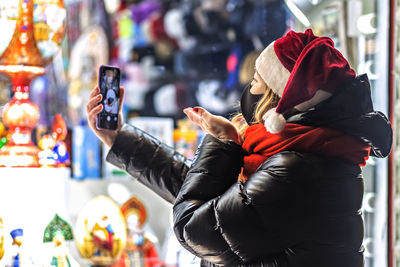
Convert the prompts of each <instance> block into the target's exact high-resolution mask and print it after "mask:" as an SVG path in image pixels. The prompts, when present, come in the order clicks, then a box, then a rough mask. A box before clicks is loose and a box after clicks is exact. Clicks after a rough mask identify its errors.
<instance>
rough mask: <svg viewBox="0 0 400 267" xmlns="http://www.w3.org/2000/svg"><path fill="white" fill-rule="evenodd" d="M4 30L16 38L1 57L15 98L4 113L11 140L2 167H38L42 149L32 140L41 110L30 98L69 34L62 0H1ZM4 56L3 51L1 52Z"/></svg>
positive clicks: (1, 157)
mask: <svg viewBox="0 0 400 267" xmlns="http://www.w3.org/2000/svg"><path fill="white" fill-rule="evenodd" d="M0 8H1V17H0V27H1V28H2V29H4V28H5V29H7V30H6V31H5V35H7V33H11V32H12V37H11V38H10V39H9V38H8V37H9V36H4V38H3V39H2V40H3V41H4V40H10V41H9V43H8V45H7V46H5V45H4V42H3V43H0V49H1V48H4V47H6V48H5V50H4V52H3V53H2V55H1V56H0V72H2V73H5V74H6V75H8V76H9V77H10V78H11V83H12V84H13V92H14V96H13V98H12V99H11V100H10V102H8V103H7V105H6V106H5V108H4V110H3V122H4V124H5V125H6V126H7V127H8V128H9V130H10V133H11V138H10V140H9V142H8V143H7V144H6V145H5V146H3V147H2V148H1V150H0V166H11V167H37V166H39V162H38V160H39V159H38V152H39V149H38V148H37V147H36V146H35V145H34V144H33V143H32V141H31V132H32V129H33V128H34V127H35V126H36V124H37V122H38V120H39V108H38V107H37V105H35V104H34V103H32V102H31V101H30V99H29V90H30V83H31V81H32V80H33V79H34V78H36V77H38V76H40V75H43V74H44V73H45V70H44V66H45V65H46V64H48V63H49V62H51V59H52V57H53V56H54V55H55V53H56V52H57V51H58V48H59V46H60V45H61V42H62V40H63V37H64V35H65V19H66V10H65V7H64V4H63V1H62V0H0ZM0 53H1V51H0Z"/></svg>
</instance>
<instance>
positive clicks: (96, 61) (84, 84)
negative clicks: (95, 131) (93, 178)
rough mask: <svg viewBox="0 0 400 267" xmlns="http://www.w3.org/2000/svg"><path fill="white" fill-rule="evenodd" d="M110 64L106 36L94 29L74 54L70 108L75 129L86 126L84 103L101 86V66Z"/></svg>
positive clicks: (80, 42) (72, 55)
mask: <svg viewBox="0 0 400 267" xmlns="http://www.w3.org/2000/svg"><path fill="white" fill-rule="evenodd" d="M88 47H90V49H88ZM107 62H108V42H107V36H106V34H105V33H104V31H103V29H102V28H101V27H99V26H91V27H90V28H88V29H86V30H85V31H84V33H82V35H81V36H80V37H79V39H78V40H77V41H76V43H75V44H74V46H73V48H72V51H71V57H70V65H69V71H68V78H69V80H70V84H69V88H68V105H69V111H70V112H69V118H70V120H71V123H72V125H79V124H80V123H82V122H86V109H85V103H87V101H88V100H89V95H90V91H92V90H93V88H95V87H96V86H97V84H98V81H97V78H98V75H97V72H98V69H99V67H100V65H104V64H107Z"/></svg>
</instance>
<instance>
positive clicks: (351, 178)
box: [87, 30, 392, 267]
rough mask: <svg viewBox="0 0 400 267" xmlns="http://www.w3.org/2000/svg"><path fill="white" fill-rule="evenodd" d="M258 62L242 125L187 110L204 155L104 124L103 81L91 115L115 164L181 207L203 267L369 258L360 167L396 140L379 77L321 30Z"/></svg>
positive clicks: (186, 237)
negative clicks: (376, 90) (382, 104)
mask: <svg viewBox="0 0 400 267" xmlns="http://www.w3.org/2000/svg"><path fill="white" fill-rule="evenodd" d="M255 70H256V72H255V75H254V80H253V81H252V82H251V85H250V87H249V88H246V89H245V90H244V92H243V95H242V98H241V111H242V114H241V115H239V116H237V117H236V118H235V119H234V120H233V121H232V122H230V121H228V120H226V119H224V118H222V117H218V116H214V115H212V114H210V113H208V112H207V111H206V110H204V109H202V108H188V109H185V110H184V112H185V113H186V114H187V116H188V117H189V118H190V119H191V120H192V121H194V122H195V123H197V124H198V125H200V126H201V128H202V129H203V130H204V131H205V132H207V133H208V135H206V136H205V137H204V139H203V141H202V144H201V145H200V146H199V148H198V151H197V153H196V156H195V158H194V160H193V162H192V163H190V162H189V161H188V160H187V159H186V158H185V157H183V156H182V155H180V154H178V153H176V152H174V151H173V150H172V149H171V148H169V147H167V146H166V145H164V144H162V143H160V142H159V141H157V140H155V139H154V138H153V137H151V136H149V135H147V134H146V133H144V132H143V131H141V130H139V129H137V128H134V127H132V126H128V125H123V126H122V125H121V127H120V128H119V130H117V131H98V130H97V129H96V127H95V117H96V114H97V113H98V112H100V111H101V109H102V106H101V105H99V106H96V105H97V103H98V102H100V100H101V96H100V95H99V90H98V89H95V90H94V91H93V92H92V95H91V99H90V101H89V102H88V105H87V112H88V119H89V123H90V126H91V128H92V129H93V131H95V133H96V134H97V135H98V136H99V138H100V139H102V140H103V142H105V143H106V144H107V145H108V146H110V147H111V150H110V152H109V154H108V156H107V160H108V161H109V162H111V163H113V164H115V165H117V166H119V167H121V168H123V169H125V170H126V171H127V172H129V173H130V174H131V175H132V176H134V177H138V179H139V181H140V182H142V183H143V184H145V185H147V186H148V187H150V188H151V189H152V190H153V191H155V192H156V193H158V194H159V195H160V196H161V197H163V198H164V199H165V200H167V201H169V202H171V203H173V204H174V207H173V210H174V231H175V234H176V236H177V238H178V240H179V242H180V243H181V244H182V245H183V246H184V247H185V248H186V249H188V250H189V251H191V252H192V253H193V254H195V255H197V256H199V257H200V258H201V259H202V266H267V267H282V266H296V267H299V266H301V267H302V266H307V267H309V266H324V267H330V266H332V267H333V266H334V267H339V266H340V267H347V266H348V267H359V266H363V264H364V263H363V262H364V260H363V247H362V240H363V221H362V217H361V211H360V209H361V203H362V197H363V181H362V176H361V169H360V166H363V165H365V163H366V160H367V158H368V156H369V154H371V155H373V156H377V157H385V156H387V155H388V153H389V152H390V148H391V142H392V130H391V127H390V124H389V122H388V120H387V118H386V117H385V116H384V115H383V114H382V113H380V112H375V111H374V110H373V107H372V101H371V97H370V88H369V83H368V78H367V77H366V76H365V75H364V76H358V77H356V76H355V73H354V71H353V70H352V69H351V68H350V66H349V64H348V62H347V61H346V60H345V59H344V58H343V56H342V55H341V54H340V53H339V51H337V50H336V49H335V48H334V47H333V42H332V40H330V39H329V38H326V37H316V36H314V35H313V33H312V31H311V30H307V31H305V32H304V33H296V32H293V31H291V32H289V33H288V34H287V35H286V36H284V37H282V38H280V39H278V40H276V41H275V42H273V43H272V44H270V45H269V46H268V47H267V48H266V49H265V50H264V51H263V52H262V53H261V54H260V56H259V57H258V59H257V61H256V66H255ZM121 92H123V90H122V91H121ZM120 117H121V116H120ZM234 124H235V125H234Z"/></svg>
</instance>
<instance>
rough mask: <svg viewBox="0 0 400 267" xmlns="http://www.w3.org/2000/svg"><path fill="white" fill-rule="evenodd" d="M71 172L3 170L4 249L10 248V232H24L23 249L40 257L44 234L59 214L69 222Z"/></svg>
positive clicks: (0, 183) (0, 188)
mask: <svg viewBox="0 0 400 267" xmlns="http://www.w3.org/2000/svg"><path fill="white" fill-rule="evenodd" d="M69 177H70V170H69V169H68V168H0V217H2V219H3V222H4V229H5V249H6V253H7V248H9V247H11V242H12V241H11V237H10V235H9V234H8V233H9V232H10V231H11V230H13V229H16V228H22V229H23V230H24V247H25V248H26V249H27V250H28V251H30V254H31V255H40V254H41V253H40V250H41V248H42V244H43V233H44V229H45V227H46V226H47V224H48V223H49V222H50V221H51V219H52V218H53V217H54V215H55V214H56V213H57V214H59V215H60V216H62V217H64V218H66V219H68V218H69V216H68V215H69V214H68V210H69V209H68V200H69Z"/></svg>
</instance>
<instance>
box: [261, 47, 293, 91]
mask: <svg viewBox="0 0 400 267" xmlns="http://www.w3.org/2000/svg"><path fill="white" fill-rule="evenodd" d="M274 43H275V42H272V43H271V44H269V45H268V46H267V47H266V48H265V49H264V50H263V51H262V52H261V54H260V55H259V56H258V58H257V60H256V71H257V72H258V74H260V76H261V78H262V79H263V80H264V82H265V83H266V84H267V85H268V87H270V88H271V89H272V91H274V93H275V94H277V95H278V96H279V97H281V96H282V94H283V90H284V89H285V87H286V83H287V81H288V80H289V76H290V72H289V71H288V70H287V69H286V68H285V66H283V64H282V63H281V61H280V60H279V58H278V56H277V55H276V53H275V49H274Z"/></svg>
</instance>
